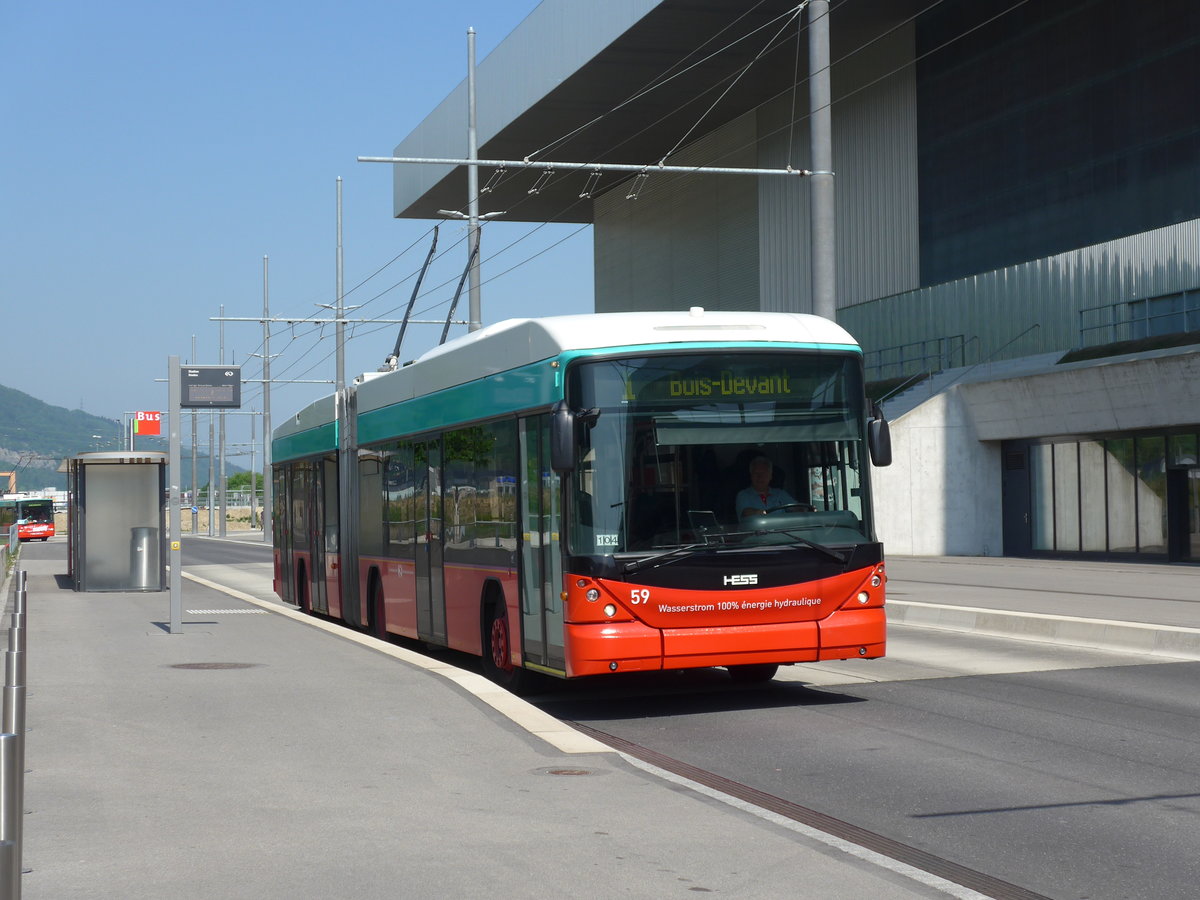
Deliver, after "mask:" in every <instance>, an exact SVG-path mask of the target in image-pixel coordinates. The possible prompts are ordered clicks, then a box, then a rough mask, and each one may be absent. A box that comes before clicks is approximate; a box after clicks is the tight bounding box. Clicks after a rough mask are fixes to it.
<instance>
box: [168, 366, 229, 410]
mask: <svg viewBox="0 0 1200 900" xmlns="http://www.w3.org/2000/svg"><path fill="white" fill-rule="evenodd" d="M179 381H180V392H181V397H180V402H179V406H180V408H181V409H240V408H241V405H242V368H241V366H183V367H181V368H180V370H179Z"/></svg>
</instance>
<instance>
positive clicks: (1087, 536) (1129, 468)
mask: <svg viewBox="0 0 1200 900" xmlns="http://www.w3.org/2000/svg"><path fill="white" fill-rule="evenodd" d="M1198 448H1200V435H1198V434H1196V433H1182V434H1170V435H1167V434H1161V433H1159V434H1137V435H1115V436H1112V437H1103V438H1100V437H1097V438H1092V439H1086V440H1062V441H1054V442H1045V443H1034V442H1029V441H1012V442H1008V443H1006V444H1005V447H1004V452H1005V458H1006V460H1010V461H1011V460H1012V459H1014V458H1017V459H1024V461H1025V463H1026V464H1025V465H1024V466H1021V465H1012V464H1008V463H1006V466H1005V471H1004V478H1005V483H1006V485H1005V509H1004V516H1005V521H1006V532H1005V533H1006V535H1013V537H1006V543H1010V544H1012V546H1006V547H1005V553H1007V554H1009V555H1022V554H1024V553H1031V554H1033V555H1039V554H1054V555H1061V554H1076V553H1084V554H1091V555H1097V556H1129V555H1133V556H1144V557H1146V558H1148V559H1149V558H1159V559H1162V558H1170V559H1172V560H1192V561H1197V560H1200V491H1197V489H1196V486H1197V484H1200V461H1198V460H1197V450H1198ZM1018 480H1020V481H1021V482H1022V483H1021V484H1017V483H1016V481H1018Z"/></svg>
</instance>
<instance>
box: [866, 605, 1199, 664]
mask: <svg viewBox="0 0 1200 900" xmlns="http://www.w3.org/2000/svg"><path fill="white" fill-rule="evenodd" d="M887 610H888V621H889V622H890V623H893V624H896V625H913V626H917V627H920V628H938V629H941V630H943V631H962V632H972V633H975V634H992V635H997V636H1000V637H1013V638H1020V639H1021V640H1026V641H1043V642H1045V643H1054V644H1070V645H1073V646H1077V647H1091V648H1094V649H1102V650H1121V651H1125V652H1131V653H1148V654H1150V655H1153V656H1169V657H1173V658H1176V659H1196V660H1200V628H1185V627H1182V626H1175V625H1147V624H1143V623H1140V622H1119V621H1114V620H1112V619H1084V618H1078V617H1075V616H1055V615H1047V614H1044V613H1023V612H1009V611H1000V610H993V609H980V608H978V607H972V606H948V605H945V604H940V603H918V602H915V601H911V600H889V601H888V602H887Z"/></svg>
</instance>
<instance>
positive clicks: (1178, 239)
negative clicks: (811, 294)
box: [838, 220, 1200, 364]
mask: <svg viewBox="0 0 1200 900" xmlns="http://www.w3.org/2000/svg"><path fill="white" fill-rule="evenodd" d="M1198 287H1200V220H1193V221H1191V222H1184V223H1181V224H1179V225H1171V226H1168V227H1166V228H1159V229H1156V230H1154V231H1148V232H1144V233H1142V234H1135V235H1131V236H1129V237H1125V238H1120V239H1118V240H1115V241H1107V242H1105V243H1103V244H1097V245H1095V246H1092V247H1083V248H1081V249H1079V250H1072V251H1070V252H1068V253H1060V254H1058V255H1056V256H1051V257H1046V258H1044V259H1037V260H1032V261H1030V262H1026V263H1022V264H1020V265H1016V266H1009V267H1007V268H1004V269H999V270H996V271H994V272H986V273H984V274H981V275H974V276H971V277H969V278H962V279H959V280H958V281H952V282H948V283H946V284H941V285H936V286H933V287H928V288H922V289H919V290H915V291H909V292H906V293H903V294H896V295H893V296H890V297H883V298H880V299H878V300H872V301H868V302H866V303H860V304H857V305H855V306H852V307H849V308H846V309H842V310H840V311H839V314H838V321H839V323H840V324H842V325H843V326H844V327H845V328H846V329H847V330H848V331H850V333H851V334H853V335H854V336H855V337H856V338H857V339H858V340H859V342H860V343H861V344H862V345H863V347H864V349H865V350H867V351H868V352H870V351H878V350H883V349H886V348H891V347H898V346H901V345H904V344H908V343H912V342H916V341H921V340H925V339H927V338H931V337H946V336H950V335H956V334H961V335H963V336H964V337H965V339H966V341H967V358H966V362H967V364H973V363H976V362H980V361H983V360H987V359H994V360H1000V359H1013V358H1017V357H1021V356H1030V355H1033V354H1036V353H1048V352H1052V351H1059V350H1061V351H1066V350H1069V349H1071V348H1073V347H1077V346H1080V331H1079V311H1080V310H1082V309H1085V308H1088V307H1093V306H1102V305H1105V304H1108V303H1117V302H1121V301H1129V300H1135V299H1139V298H1147V297H1158V296H1162V295H1164V294H1171V293H1177V292H1179V291H1184V290H1192V289H1196V288H1198ZM1035 325H1036V326H1037V327H1036V328H1035V327H1034V326H1035Z"/></svg>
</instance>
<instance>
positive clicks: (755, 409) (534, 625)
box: [272, 308, 891, 688]
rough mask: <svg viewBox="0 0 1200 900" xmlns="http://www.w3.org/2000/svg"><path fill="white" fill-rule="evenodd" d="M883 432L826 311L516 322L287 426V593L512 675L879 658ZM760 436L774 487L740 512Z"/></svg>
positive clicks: (278, 534)
mask: <svg viewBox="0 0 1200 900" xmlns="http://www.w3.org/2000/svg"><path fill="white" fill-rule="evenodd" d="M890 454H891V450H890V440H889V438H888V430H887V423H886V422H885V421H884V420H883V417H882V414H881V413H880V412H879V410H878V409H877V408H876V407H875V406H874V405H873V404H871V403H870V402H869V401H868V400H867V399H866V396H865V394H864V388H863V366H862V353H861V350H860V349H859V347H858V345H857V344H856V343H855V342H854V340H853V339H852V338H851V337H850V335H849V334H847V333H846V332H845V331H844V330H843V329H841V328H840V327H839V326H837V325H836V324H834V323H833V322H830V321H828V320H825V319H822V318H818V317H815V316H808V315H799V314H788V313H737V312H706V311H704V310H701V309H698V308H697V309H693V310H691V311H690V312H661V313H650V312H645V313H613V314H598V315H586V316H564V317H552V318H543V319H516V320H509V321H505V322H500V323H497V324H495V325H491V326H488V327H487V328H484V329H481V330H479V331H477V332H474V333H472V334H469V335H466V336H464V337H462V338H459V339H457V340H455V341H452V342H449V343H447V344H445V345H444V346H441V347H438V348H436V349H434V350H431V351H429V352H428V353H426V354H424V355H423V356H421V357H420V358H419V359H417V360H416V361H415V362H413V363H411V364H409V365H406V366H404V367H402V368H399V369H397V370H395V371H391V372H386V373H373V374H370V375H364V376H360V377H359V378H358V379H356V381H355V384H353V385H352V386H349V387H348V388H347V389H346V391H345V392H344V393H342V394H335V395H333V396H330V397H326V398H324V399H322V400H319V401H317V402H315V403H313V404H310V405H309V406H308V407H306V408H305V409H302V410H301V411H300V412H299V413H297V414H296V415H295V416H294V417H292V418H290V419H289V420H288V421H286V422H285V423H284V424H283V425H281V426H280V427H279V428H277V429H276V430H275V432H274V434H273V436H272V460H273V478H274V498H275V499H274V508H273V517H274V523H273V524H274V535H275V537H274V541H275V585H276V590H277V592H278V593H279V595H280V597H281V598H282V599H284V600H285V601H288V602H291V603H294V604H296V605H298V606H299V607H300V608H302V609H304V610H306V611H311V612H313V613H318V614H321V615H325V616H329V617H332V618H335V619H340V620H343V621H344V622H346V623H347V624H349V625H351V626H355V627H359V628H364V629H369V630H371V631H372V632H374V633H375V634H377V635H379V636H382V637H386V636H389V635H396V636H402V637H407V638H412V639H417V640H420V641H424V642H426V643H429V644H434V645H439V646H445V647H450V648H454V649H457V650H461V651H465V652H467V653H473V654H476V655H478V656H480V657H481V658H482V661H483V666H484V669H485V671H486V672H487V674H488V675H489V676H490V677H492V678H493V679H495V680H496V681H498V682H499V683H501V684H505V685H508V686H510V687H514V688H516V687H519V686H520V683H521V681H522V680H523V679H524V676H525V673H527V672H529V671H536V672H541V673H546V674H550V675H554V676H559V677H564V678H572V677H578V676H587V675H603V674H607V673H612V672H633V671H658V670H672V669H684V668H696V667H712V666H716V667H725V668H727V669H728V670H729V672H730V674H731V675H732V676H733V677H734V678H735V679H738V680H744V681H760V680H767V679H770V678H772V677H774V675H775V673H776V671H777V669H778V667H779V666H780V665H786V664H793V663H803V662H815V661H818V660H832V659H849V658H854V659H863V658H867V659H869V658H875V657H880V656H883V655H884V651H885V644H886V637H885V628H886V622H885V611H884V594H885V582H886V576H885V569H884V558H883V548H882V546H881V544H880V543H879V542H878V541H877V540H876V538H875V534H874V524H873V519H872V512H871V487H870V469H871V464H872V462H873V463H874V464H875V465H886V464H887V463H888V462H890ZM762 457H766V458H767V459H768V460H769V461H770V463H771V471H770V474H771V476H772V480H771V487H770V491H764V492H763V497H762V507H761V509H759V508H757V507H758V500H757V499H756V500H755V501H754V506H755V507H756V508H754V509H748V508H747V509H738V506H739V502H738V499H737V498H738V494H739V493H741V492H742V491H743V490H744V489H745V488H747V485H748V484H749V483H750V480H751V475H750V469H751V466H752V464H754V465H758V466H761V465H762V461H761V458H762ZM756 461H757V462H756ZM768 496H770V497H772V498H776V499H778V498H784V500H785V503H779V504H776V503H774V502H773V503H772V504H770V505H771V507H772V508H768V502H767V499H768ZM776 506H778V508H775V507H776Z"/></svg>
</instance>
